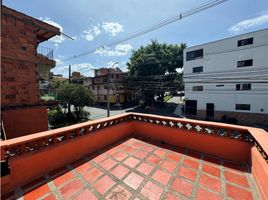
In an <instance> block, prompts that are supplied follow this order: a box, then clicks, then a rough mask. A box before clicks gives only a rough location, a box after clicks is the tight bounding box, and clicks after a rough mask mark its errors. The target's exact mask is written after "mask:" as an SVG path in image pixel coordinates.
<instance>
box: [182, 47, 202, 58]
mask: <svg viewBox="0 0 268 200" xmlns="http://www.w3.org/2000/svg"><path fill="white" fill-rule="evenodd" d="M200 58H203V49H198V50H195V51H189V52H187V53H186V60H187V61H188V60H196V59H200Z"/></svg>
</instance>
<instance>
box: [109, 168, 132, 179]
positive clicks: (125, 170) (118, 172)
mask: <svg viewBox="0 0 268 200" xmlns="http://www.w3.org/2000/svg"><path fill="white" fill-rule="evenodd" d="M128 172H129V169H128V168H126V167H124V166H122V165H118V166H116V167H115V168H114V169H113V170H112V171H111V173H112V174H113V175H114V176H116V177H117V178H119V179H121V178H123V177H124V176H125V175H126V174H127V173H128Z"/></svg>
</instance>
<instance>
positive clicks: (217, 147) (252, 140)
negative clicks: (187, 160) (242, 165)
mask: <svg viewBox="0 0 268 200" xmlns="http://www.w3.org/2000/svg"><path fill="white" fill-rule="evenodd" d="M133 135H136V136H140V137H144V138H149V139H153V140H157V141H161V142H163V143H166V144H170V145H174V146H180V147H183V148H188V149H192V150H195V151H199V152H203V153H207V154H210V155H214V156H218V157H221V158H223V159H227V160H232V161H237V162H247V163H249V165H250V167H251V172H252V175H253V177H254V179H255V181H256V183H257V187H258V190H259V192H260V194H261V196H262V197H263V198H264V199H265V198H268V191H267V190H266V189H265V187H266V186H267V184H268V156H267V154H268V134H267V132H265V131H264V130H262V129H257V128H251V127H245V126H237V125H228V124H223V123H215V122H205V121H198V120H190V119H180V118H179V119H178V118H171V117H163V116H157V115H146V114H138V113H128V114H123V115H118V116H114V117H110V118H104V119H100V120H95V121H89V122H85V123H81V124H77V125H72V126H68V127H64V128H59V129H55V130H50V131H45V132H41V133H37V134H32V135H28V136H23V137H19V138H15V139H11V140H7V141H3V142H2V143H1V158H2V162H5V163H8V166H9V170H7V172H9V174H7V175H6V176H2V177H1V187H2V191H3V192H5V193H6V192H9V191H11V190H13V189H14V188H16V187H18V186H20V185H22V184H26V183H28V182H29V180H34V179H36V178H38V177H40V176H42V175H44V174H45V173H48V172H50V171H53V170H56V169H58V168H61V167H62V166H65V165H67V164H68V163H71V162H73V161H75V160H77V159H79V158H82V157H83V156H86V155H89V154H91V153H94V152H96V151H98V150H100V149H103V148H105V147H107V146H109V145H111V144H113V143H115V142H118V141H120V140H121V139H123V138H126V137H132V136H133ZM40 161H42V162H40ZM52 163H53V164H52Z"/></svg>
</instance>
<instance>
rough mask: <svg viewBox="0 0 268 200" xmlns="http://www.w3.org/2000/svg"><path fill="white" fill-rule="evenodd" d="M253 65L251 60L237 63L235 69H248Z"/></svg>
mask: <svg viewBox="0 0 268 200" xmlns="http://www.w3.org/2000/svg"><path fill="white" fill-rule="evenodd" d="M252 65H253V59H249V60H240V61H237V67H248V66H252Z"/></svg>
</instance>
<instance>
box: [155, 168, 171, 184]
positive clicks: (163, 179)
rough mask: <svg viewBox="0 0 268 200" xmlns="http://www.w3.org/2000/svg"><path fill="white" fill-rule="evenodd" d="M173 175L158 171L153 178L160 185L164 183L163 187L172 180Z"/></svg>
mask: <svg viewBox="0 0 268 200" xmlns="http://www.w3.org/2000/svg"><path fill="white" fill-rule="evenodd" d="M170 177H171V175H170V174H168V173H166V172H164V171H162V170H159V169H158V170H156V172H155V173H154V174H153V176H152V178H153V179H154V180H156V181H158V182H159V183H162V184H163V185H166V184H167V183H168V181H169V179H170Z"/></svg>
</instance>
